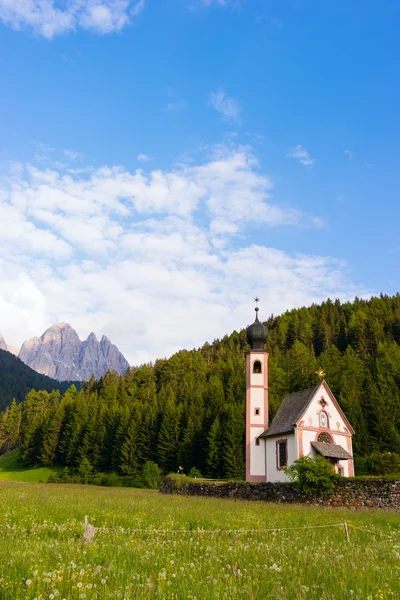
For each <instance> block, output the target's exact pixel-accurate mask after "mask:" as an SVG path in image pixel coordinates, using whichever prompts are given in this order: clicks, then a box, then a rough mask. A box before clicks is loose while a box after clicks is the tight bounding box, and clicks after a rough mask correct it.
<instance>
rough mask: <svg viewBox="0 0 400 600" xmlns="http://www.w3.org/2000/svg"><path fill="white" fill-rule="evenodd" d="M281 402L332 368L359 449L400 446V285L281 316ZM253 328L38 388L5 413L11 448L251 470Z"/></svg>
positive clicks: (1, 440)
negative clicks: (62, 388)
mask: <svg viewBox="0 0 400 600" xmlns="http://www.w3.org/2000/svg"><path fill="white" fill-rule="evenodd" d="M266 325H267V326H268V329H269V337H268V342H267V345H266V350H267V351H268V352H269V354H270V356H269V411H270V419H271V418H272V417H273V416H274V414H275V412H276V410H277V409H278V407H279V404H280V402H281V401H282V399H283V398H284V396H285V395H286V394H288V393H290V392H293V391H297V390H301V389H304V388H308V387H311V386H313V385H314V384H315V383H316V382H317V381H318V375H317V374H316V371H317V370H318V369H319V368H322V369H323V371H324V372H325V374H326V375H325V378H326V380H327V382H328V384H329V385H330V387H331V389H332V391H333V393H334V394H335V396H336V398H337V400H338V401H339V403H340V405H341V406H342V408H343V410H344V411H345V413H346V416H347V418H348V419H349V421H350V423H351V424H352V425H353V427H354V429H355V436H354V440H353V442H354V452H355V455H356V456H358V457H363V456H368V455H370V454H372V453H373V452H376V451H379V452H394V453H399V452H400V295H399V294H397V295H396V296H393V297H388V296H381V297H379V298H371V299H370V300H361V299H356V300H355V301H354V302H352V303H350V302H348V303H343V304H341V303H340V302H339V301H338V300H337V301H335V302H332V301H330V300H328V301H326V302H324V303H323V304H321V305H318V306H317V305H313V306H311V307H309V308H300V309H295V310H291V311H288V312H286V313H284V314H283V315H281V316H279V317H274V316H271V317H270V318H269V319H268V321H266ZM248 349H249V347H248V344H247V342H246V337H245V331H244V330H243V331H241V332H239V333H238V332H236V331H235V332H233V333H232V334H231V335H229V336H228V335H227V336H225V337H224V338H223V339H221V340H215V341H214V342H213V343H211V344H208V343H206V344H204V346H203V347H202V348H200V349H198V350H191V351H186V350H183V351H181V352H178V353H177V354H175V355H174V356H172V357H171V358H169V359H165V360H157V361H156V362H155V363H154V364H146V365H143V366H141V367H140V368H138V369H131V370H129V371H128V372H127V373H126V374H125V375H123V376H118V375H116V374H113V373H108V374H107V375H106V376H105V377H103V378H102V379H101V380H99V381H94V380H92V381H90V382H88V383H87V384H85V385H84V386H83V387H82V389H81V390H77V389H76V388H75V387H74V386H72V387H70V388H69V389H68V390H67V391H66V392H65V393H64V394H63V395H61V394H60V392H59V391H55V392H51V393H49V392H45V391H39V392H35V391H32V392H30V393H29V394H28V396H27V398H26V400H25V401H24V402H22V403H21V404H20V405H17V403H16V402H13V403H12V404H11V406H9V407H8V408H7V409H6V410H5V411H4V412H3V413H1V415H0V452H5V451H7V450H10V449H11V448H15V447H19V448H20V449H21V456H22V458H23V460H24V462H25V463H26V464H31V465H35V464H38V463H42V464H45V465H51V464H60V465H67V466H71V467H77V466H78V465H79V464H80V463H81V462H82V461H83V460H84V459H86V460H87V461H89V462H90V465H91V467H92V468H93V469H94V470H95V471H102V472H112V471H115V472H117V473H120V474H122V475H135V474H137V473H139V472H140V471H141V469H142V467H143V465H144V464H145V463H146V462H147V461H148V460H151V461H154V462H156V463H157V464H158V465H159V466H160V467H161V468H162V470H163V471H164V472H169V471H176V468H177V465H178V464H180V463H182V464H183V466H184V468H185V470H186V471H187V470H189V469H190V468H191V467H193V466H195V467H197V468H198V469H199V470H200V471H201V472H202V473H203V474H205V475H209V476H213V477H234V478H240V477H242V476H243V475H244V466H245V385H246V384H245V359H244V356H245V353H246V352H247V351H248Z"/></svg>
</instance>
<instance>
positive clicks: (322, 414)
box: [319, 411, 328, 427]
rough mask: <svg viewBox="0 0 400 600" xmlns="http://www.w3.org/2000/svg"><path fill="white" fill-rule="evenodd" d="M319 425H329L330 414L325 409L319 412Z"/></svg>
mask: <svg viewBox="0 0 400 600" xmlns="http://www.w3.org/2000/svg"><path fill="white" fill-rule="evenodd" d="M319 426H320V427H328V415H327V414H326V412H324V411H322V412H320V413H319Z"/></svg>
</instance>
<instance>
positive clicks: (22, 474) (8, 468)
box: [0, 450, 62, 483]
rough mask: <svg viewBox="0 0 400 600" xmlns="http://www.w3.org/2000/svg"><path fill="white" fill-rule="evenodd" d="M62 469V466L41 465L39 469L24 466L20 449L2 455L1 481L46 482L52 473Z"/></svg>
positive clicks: (0, 466)
mask: <svg viewBox="0 0 400 600" xmlns="http://www.w3.org/2000/svg"><path fill="white" fill-rule="evenodd" d="M61 470H62V469H61V467H39V468H37V469H29V468H27V467H24V466H23V465H22V464H21V463H20V461H19V451H18V450H13V451H12V452H9V453H8V454H5V455H4V456H0V481H1V480H5V481H25V482H31V483H36V482H39V481H44V482H46V481H47V480H48V478H49V477H50V475H53V474H55V473H59V472H60V471H61Z"/></svg>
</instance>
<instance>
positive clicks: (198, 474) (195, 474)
mask: <svg viewBox="0 0 400 600" xmlns="http://www.w3.org/2000/svg"><path fill="white" fill-rule="evenodd" d="M188 477H191V478H192V479H201V478H202V477H203V475H202V474H201V471H199V469H196V467H192V468H191V469H190V471H189V473H188Z"/></svg>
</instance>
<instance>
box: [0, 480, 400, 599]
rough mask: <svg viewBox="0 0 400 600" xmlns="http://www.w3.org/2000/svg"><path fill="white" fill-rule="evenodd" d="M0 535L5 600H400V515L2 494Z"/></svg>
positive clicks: (58, 493)
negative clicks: (89, 527)
mask: <svg viewBox="0 0 400 600" xmlns="http://www.w3.org/2000/svg"><path fill="white" fill-rule="evenodd" d="M85 515H88V516H89V522H90V523H92V524H93V525H95V526H96V527H98V528H100V529H99V530H98V532H97V534H96V536H95V539H94V541H93V542H92V543H91V544H85V543H84V541H83V539H82V534H83V522H84V516H85ZM344 521H347V522H348V523H349V525H350V526H351V525H353V526H354V527H359V528H361V529H363V528H368V529H369V530H371V531H372V532H376V533H377V534H384V535H373V533H368V532H365V531H359V530H358V529H354V528H353V527H350V536H351V543H350V544H348V543H347V542H346V537H345V533H344V528H343V527H342V526H340V527H327V528H325V527H323V528H315V529H291V530H288V531H275V532H265V531H262V530H263V529H269V528H281V527H292V528H294V527H310V526H317V525H323V526H325V525H332V524H336V523H343V522H344ZM243 529H246V530H251V531H248V532H245V533H243V532H238V531H237V530H243ZM182 530H184V531H186V532H187V533H182V532H181V531H182ZM217 530H218V531H217ZM221 530H222V531H221ZM0 532H1V537H0V598H1V600H3V599H4V600H18V599H22V598H23V599H27V600H28V599H29V600H33V599H34V598H37V599H39V598H41V599H42V600H44V599H50V600H53V598H59V599H62V598H66V599H70V598H71V599H78V598H79V599H80V598H102V599H103V598H126V599H128V598H129V599H130V598H157V599H158V598H161V599H167V598H168V599H171V598H174V599H179V600H181V599H182V600H183V599H187V598H192V599H193V598H197V600H205V599H210V600H211V599H214V598H216V599H226V600H228V599H229V600H230V599H232V598H254V599H264V598H271V599H275V598H277V599H278V598H279V599H284V600H286V599H287V600H292V599H307V600H309V599H311V600H314V599H315V600H322V599H324V600H326V599H328V600H329V599H330V600H341V599H344V598H357V599H380V600H381V599H387V598H400V514H399V513H396V512H389V511H367V510H364V511H354V512H351V511H346V510H338V509H329V508H321V509H318V508H312V507H305V506H288V505H286V506H284V505H276V504H267V503H262V502H243V501H235V500H218V499H207V498H195V497H190V498H188V497H182V496H163V495H161V494H159V493H158V492H153V491H147V490H134V489H122V488H112V489H110V488H98V487H94V486H86V487H85V486H73V485H45V484H43V485H41V484H30V485H28V484H17V483H7V482H0ZM385 535H386V536H390V537H391V538H393V539H390V538H387V537H385Z"/></svg>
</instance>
